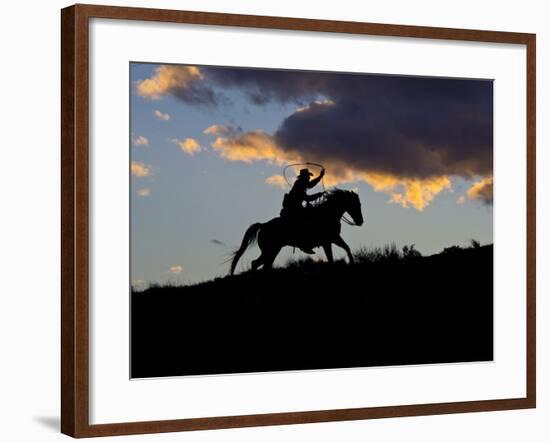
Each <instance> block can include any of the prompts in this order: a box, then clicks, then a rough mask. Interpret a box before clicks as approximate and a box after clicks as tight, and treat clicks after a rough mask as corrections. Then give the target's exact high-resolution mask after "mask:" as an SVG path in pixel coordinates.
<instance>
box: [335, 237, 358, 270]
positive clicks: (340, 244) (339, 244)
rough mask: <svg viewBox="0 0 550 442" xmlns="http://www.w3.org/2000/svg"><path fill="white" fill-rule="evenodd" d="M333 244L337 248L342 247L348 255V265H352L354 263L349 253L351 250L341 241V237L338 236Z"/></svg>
mask: <svg viewBox="0 0 550 442" xmlns="http://www.w3.org/2000/svg"><path fill="white" fill-rule="evenodd" d="M334 244H336V245H337V246H338V247H342V248H343V249H344V250H345V251H346V253H347V254H348V259H349V263H350V264H353V263H354V259H353V255H352V253H351V249H350V248H349V246H348V245H347V244H346V242H345V241H344V240H343V239H342V237H341V236H338V238H336V239H335V240H334Z"/></svg>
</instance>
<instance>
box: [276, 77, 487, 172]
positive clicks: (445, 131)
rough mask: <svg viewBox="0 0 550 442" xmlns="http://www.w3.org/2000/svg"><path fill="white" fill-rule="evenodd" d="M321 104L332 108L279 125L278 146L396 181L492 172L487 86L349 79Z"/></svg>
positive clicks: (311, 109)
mask: <svg viewBox="0 0 550 442" xmlns="http://www.w3.org/2000/svg"><path fill="white" fill-rule="evenodd" d="M361 80H362V81H361ZM326 96H327V97H329V98H330V99H331V100H332V101H333V103H328V104H327V103H315V102H314V103H311V104H310V105H309V106H308V107H307V108H306V109H304V110H302V111H299V112H295V113H293V114H292V115H290V116H289V117H287V118H286V119H285V120H284V121H283V122H282V123H281V125H280V127H279V129H278V130H277V131H276V133H275V135H274V136H275V141H276V143H277V145H278V146H280V147H281V148H282V149H283V150H285V151H289V152H299V153H300V154H301V155H302V156H306V157H308V158H311V160H312V161H337V162H338V161H339V162H344V163H345V164H348V165H353V166H354V168H356V169H360V170H364V171H377V172H382V173H390V174H393V175H397V176H406V177H418V178H423V177H429V176H438V175H461V176H473V175H486V174H489V173H491V172H492V158H493V155H492V145H493V128H492V84H491V83H490V82H488V81H475V80H446V79H423V78H412V77H363V78H360V77H357V76H355V77H353V78H351V79H350V81H348V82H345V83H340V84H337V85H335V86H334V88H332V89H328V90H327V93H326Z"/></svg>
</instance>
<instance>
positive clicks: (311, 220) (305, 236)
mask: <svg viewBox="0 0 550 442" xmlns="http://www.w3.org/2000/svg"><path fill="white" fill-rule="evenodd" d="M302 212H303V213H301V214H299V215H297V216H296V215H295V216H284V217H277V218H273V219H272V220H270V221H268V222H266V223H256V224H252V225H251V226H250V227H249V228H248V229H247V231H246V233H245V234H244V237H243V240H242V243H241V246H240V248H239V250H237V251H236V252H235V253H234V254H233V257H232V259H231V270H230V273H231V274H232V275H233V274H234V273H235V268H236V267H237V263H238V262H239V259H240V258H241V256H242V255H243V253H244V252H245V251H246V249H248V247H250V246H252V245H253V244H254V243H255V242H257V243H258V246H259V247H260V250H261V255H260V256H259V258H257V259H255V260H254V261H252V269H253V270H257V269H258V268H259V267H260V266H262V268H263V269H270V268H271V267H272V265H273V262H274V261H275V258H276V257H277V255H278V254H279V252H280V251H281V249H282V248H283V247H285V246H292V247H302V246H304V245H305V246H306V247H323V250H324V252H325V255H326V257H327V260H328V261H329V262H331V263H332V262H334V258H333V255H332V244H336V245H337V246H339V247H341V248H342V249H344V250H345V251H346V253H347V255H348V259H349V262H350V264H351V263H353V255H352V253H351V250H350V248H349V246H348V245H347V244H346V242H345V241H344V240H343V239H342V237H341V236H340V231H341V227H342V226H341V224H340V221H341V219H342V217H343V216H344V214H345V213H348V214H349V216H351V218H352V220H353V223H354V224H355V225H357V226H360V225H362V224H363V214H362V213H361V201H360V200H359V195H357V193H355V192H353V191H351V190H342V189H334V190H330V191H328V192H326V193H325V195H324V197H323V199H322V200H321V201H320V202H319V203H317V204H316V205H315V206H313V207H310V208H305V209H303V211H302Z"/></svg>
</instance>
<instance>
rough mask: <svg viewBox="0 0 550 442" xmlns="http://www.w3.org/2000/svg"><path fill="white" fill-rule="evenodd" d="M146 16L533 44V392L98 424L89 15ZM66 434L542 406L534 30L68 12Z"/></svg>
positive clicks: (64, 22)
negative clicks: (93, 364) (92, 355)
mask: <svg viewBox="0 0 550 442" xmlns="http://www.w3.org/2000/svg"><path fill="white" fill-rule="evenodd" d="M92 17H94V18H106V19H116V20H142V21H159V22H171V23H188V24H202V25H216V26H237V27H249V28H267V29H278V30H300V31H317V32H331V33H346V34H364V35H373V36H393V37H413V38H424V39H440V40H463V41H470V42H492V43H513V44H519V45H525V46H526V52H527V64H526V66H525V69H526V73H527V75H526V78H527V86H526V87H527V89H526V90H527V104H526V106H527V141H526V142H527V213H526V215H525V216H526V220H527V252H526V253H527V263H526V265H527V279H526V281H525V284H526V290H527V307H526V311H527V322H526V323H527V330H526V336H527V342H526V348H527V352H526V353H527V354H526V357H527V360H526V367H527V373H526V374H527V379H526V385H527V395H526V397H519V398H511V399H498V400H480V401H470V402H454V403H432V404H417V405H402V406H384V407H371V408H353V409H333V410H312V411H304V412H288V413H273V414H255V415H242V416H218V417H205V418H192V419H177V420H163V421H145V422H127V423H125V422H121V423H115V424H98V425H91V424H90V423H89V419H88V416H89V399H90V397H89V385H90V383H89V380H90V377H89V326H90V324H89V293H88V287H89V285H88V284H89V274H88V264H89V250H90V244H89V236H88V233H89V222H90V218H89V209H88V202H89V192H90V189H89V183H88V178H89V161H88V152H89V145H88V140H89V130H90V129H89V123H88V118H89V96H88V93H89V58H88V57H89V52H88V51H89V48H88V44H89V32H88V29H89V27H88V26H89V19H90V18H92ZM61 34H62V42H61V60H62V64H61V73H62V78H61V80H62V88H61V108H62V109H61V144H62V146H61V148H62V155H61V173H62V176H61V230H62V235H61V251H62V259H61V269H62V280H61V287H62V293H61V317H62V324H61V350H62V352H61V431H62V432H63V433H65V434H67V435H70V436H73V437H92V436H110V435H124V434H142V433H160V432H171V431H186V430H203V429H217V428H235V427H249V426H263V425H285V424H302V423H312V422H329V421H344V420H358V419H376V418H385V417H399V416H419V415H435V414H446V413H464V412H477V411H492V410H510V409H522V408H533V407H535V404H536V336H535V329H536V312H535V305H536V302H535V241H536V233H535V196H536V193H535V132H536V131H535V115H536V111H535V58H536V56H535V48H536V39H535V35H534V34H526V33H511V32H495V31H481V30H465V29H446V28H434V27H421V26H402V25H389V24H374V23H357V22H340V21H330V20H309V19H298V18H282V17H262V16H251V15H236V14H220V13H208V12H191V11H174V10H160V9H143V8H128V7H112V6H96V5H94V6H92V5H74V6H70V7H68V8H65V9H63V10H62V12H61Z"/></svg>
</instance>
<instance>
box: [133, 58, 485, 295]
mask: <svg viewBox="0 0 550 442" xmlns="http://www.w3.org/2000/svg"><path fill="white" fill-rule="evenodd" d="M130 89H131V92H130V120H131V121H130V132H131V133H130V145H131V147H130V175H131V189H130V191H131V197H130V211H131V228H130V236H131V238H130V242H131V281H132V284H133V286H134V287H136V288H139V287H140V286H146V285H147V284H149V283H153V282H156V283H161V284H163V283H176V284H192V283H197V282H201V281H205V280H209V279H212V278H213V277H216V276H223V275H225V274H227V271H228V268H229V267H228V263H226V262H225V261H226V260H227V259H228V257H229V254H230V253H231V251H233V250H234V249H235V248H238V246H239V245H240V242H241V240H242V237H243V235H244V232H245V231H246V229H247V228H248V226H250V225H251V224H253V223H255V222H266V221H268V220H270V219H271V218H273V217H276V216H278V214H279V211H280V208H281V203H282V199H283V196H284V193H285V192H287V191H288V190H289V187H288V184H287V182H286V180H288V181H290V183H292V182H293V181H294V179H295V176H296V171H295V170H294V168H289V169H287V170H286V179H285V177H284V176H283V170H284V167H285V165H287V164H294V163H299V162H314V163H320V164H322V165H323V166H324V167H325V169H326V175H325V178H324V181H323V184H324V186H325V188H327V189H329V188H333V187H339V188H342V189H351V190H354V191H356V192H357V193H358V194H359V196H360V199H361V204H362V210H363V217H364V218H365V223H364V224H363V226H361V227H357V226H348V225H345V224H343V227H342V236H343V238H344V239H345V240H346V242H348V244H349V245H350V247H351V248H352V250H353V249H355V250H357V249H359V248H361V247H367V248H372V247H380V246H384V245H387V244H391V243H395V244H396V245H397V246H398V247H402V246H403V245H411V244H414V245H415V247H416V248H417V249H418V250H419V251H420V252H421V253H423V254H425V255H429V254H432V253H437V252H440V251H441V250H442V249H443V248H444V247H447V246H450V245H467V244H468V243H469V242H470V240H471V239H476V240H478V241H480V242H481V243H483V244H485V243H492V238H493V229H492V223H493V210H492V202H493V83H492V81H491V80H479V79H450V78H435V77H410V76H392V75H374V74H367V73H334V72H314V71H289V70H276V69H254V68H235V67H215V66H195V65H165V64H154V63H131V64H130ZM310 169H311V171H312V172H313V173H315V174H318V172H319V170H318V169H316V168H315V167H310ZM321 190H322V186H321V185H319V187H318V188H316V189H313V190H312V192H317V191H321ZM333 249H334V251H335V256H336V257H337V258H339V257H343V256H344V255H343V252H342V251H341V250H340V249H338V248H336V247H333ZM316 252H317V253H316V256H318V257H319V258H324V255H323V252H322V250H321V249H316ZM258 255H259V250H258V249H257V248H256V249H251V250H249V251H248V252H247V254H246V255H245V257H244V259H243V260H242V261H241V264H240V267H239V268H240V269H244V268H246V266H247V265H248V264H249V263H250V261H251V260H252V259H254V258H256V257H257V256H258ZM303 256H304V255H302V253H301V252H300V251H298V250H296V251H293V250H292V249H291V248H289V247H287V248H285V249H283V251H282V252H281V254H280V255H279V257H278V259H277V260H276V262H275V265H277V264H284V263H285V261H286V260H288V259H291V258H292V259H299V258H301V257H303Z"/></svg>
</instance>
